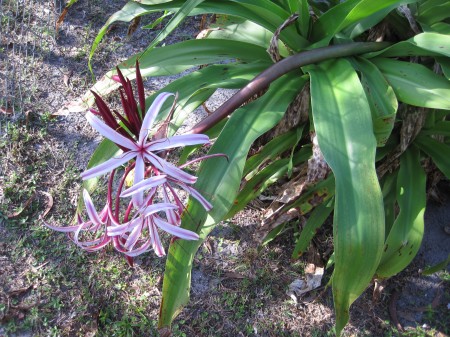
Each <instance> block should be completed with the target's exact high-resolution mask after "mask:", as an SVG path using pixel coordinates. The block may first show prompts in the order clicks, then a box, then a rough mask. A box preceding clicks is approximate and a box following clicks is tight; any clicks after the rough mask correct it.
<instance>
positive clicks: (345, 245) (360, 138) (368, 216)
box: [309, 59, 384, 335]
mask: <svg viewBox="0 0 450 337" xmlns="http://www.w3.org/2000/svg"><path fill="white" fill-rule="evenodd" d="M309 72H310V75H311V100H312V112H313V118H314V126H315V130H316V133H317V139H318V142H319V146H320V148H321V150H322V153H323V155H324V157H325V160H326V161H327V163H328V164H329V165H330V167H331V169H332V170H333V172H334V176H335V179H336V196H335V207H334V248H335V269H334V275H333V296H334V306H335V311H336V333H337V335H340V333H341V332H342V329H343V328H344V326H345V325H346V324H347V322H348V319H349V308H350V305H351V304H352V303H353V301H354V300H355V299H356V298H357V297H358V296H359V295H361V293H362V292H363V291H364V290H365V289H366V287H367V286H368V284H369V283H370V281H371V280H372V277H373V275H374V273H375V270H376V268H377V266H378V263H379V261H380V258H381V254H382V247H383V243H384V209H383V197H382V194H381V189H380V184H379V183H378V178H377V175H376V171H375V164H374V163H375V151H376V139H375V136H374V135H373V131H372V119H371V112H370V107H369V104H368V103H367V99H366V95H365V93H364V89H363V87H362V85H361V83H360V81H359V78H358V75H357V74H356V72H355V71H354V69H353V67H352V66H351V65H350V63H349V62H348V61H346V60H344V59H338V60H336V61H331V62H325V63H322V64H321V65H320V66H318V67H315V68H311V69H309Z"/></svg>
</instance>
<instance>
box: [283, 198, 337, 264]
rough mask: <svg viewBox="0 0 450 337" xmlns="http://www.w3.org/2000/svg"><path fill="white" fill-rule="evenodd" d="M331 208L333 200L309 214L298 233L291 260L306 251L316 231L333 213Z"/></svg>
mask: <svg viewBox="0 0 450 337" xmlns="http://www.w3.org/2000/svg"><path fill="white" fill-rule="evenodd" d="M333 208H334V200H330V201H328V202H324V203H323V204H320V205H319V206H317V207H316V208H315V209H314V211H312V212H311V215H310V216H309V218H308V220H307V221H306V224H305V226H304V227H303V229H302V231H301V233H300V237H299V238H298V240H297V242H296V243H295V248H294V251H293V252H292V256H291V258H292V259H293V260H296V259H298V258H299V257H300V256H301V255H302V254H303V253H304V252H305V251H306V250H307V249H308V246H309V244H310V242H311V240H312V239H313V237H314V236H315V235H316V233H317V230H318V229H319V228H320V227H321V226H322V225H323V223H324V222H325V220H326V219H327V218H328V216H329V215H330V214H331V212H332V211H333Z"/></svg>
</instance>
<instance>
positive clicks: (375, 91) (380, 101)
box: [354, 58, 398, 146]
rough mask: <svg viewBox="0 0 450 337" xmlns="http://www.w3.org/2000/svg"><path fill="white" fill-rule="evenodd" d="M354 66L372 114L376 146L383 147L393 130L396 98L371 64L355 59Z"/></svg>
mask: <svg viewBox="0 0 450 337" xmlns="http://www.w3.org/2000/svg"><path fill="white" fill-rule="evenodd" d="M354 64H355V65H356V69H357V70H359V71H360V72H361V83H362V85H363V87H364V91H365V93H366V96H367V101H368V102H369V106H370V111H371V113H372V123H373V132H374V134H375V137H376V139H377V146H384V145H385V144H386V142H387V140H388V139H389V136H390V135H391V132H392V129H393V128H394V122H395V115H396V113H397V108H398V102H397V97H395V93H394V90H392V87H391V86H390V85H389V84H388V83H387V82H386V79H385V78H384V77H383V75H382V74H381V72H380V71H379V70H378V68H377V67H375V66H374V65H373V63H371V62H369V61H367V60H365V59H363V58H357V59H356V60H355V61H354Z"/></svg>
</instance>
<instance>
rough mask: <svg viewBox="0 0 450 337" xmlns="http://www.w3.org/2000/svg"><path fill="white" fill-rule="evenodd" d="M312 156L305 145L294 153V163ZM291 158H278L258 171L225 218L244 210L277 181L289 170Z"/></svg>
mask: <svg viewBox="0 0 450 337" xmlns="http://www.w3.org/2000/svg"><path fill="white" fill-rule="evenodd" d="M310 157H311V148H309V147H304V148H302V149H301V150H300V151H298V152H297V153H295V154H294V165H299V164H300V163H302V162H305V161H307V160H308V158H310ZM288 164H289V158H283V159H278V160H276V161H274V162H273V163H271V164H269V165H268V166H267V167H265V168H264V169H262V170H261V171H260V172H258V173H257V174H256V175H255V176H253V177H252V178H251V179H250V180H249V181H248V182H246V183H245V184H244V186H243V188H242V190H241V191H240V192H239V193H238V195H237V196H236V198H235V200H234V203H233V207H231V209H230V211H229V212H228V214H227V215H226V216H225V219H229V218H231V217H233V216H234V215H235V214H237V213H238V212H239V211H241V210H243V209H244V208H245V206H247V204H248V203H249V202H250V201H252V200H254V199H255V198H256V197H258V196H259V195H260V194H261V193H262V192H264V191H265V190H266V189H267V187H269V186H270V185H272V184H273V183H275V182H277V181H278V180H279V179H280V178H281V177H283V176H284V175H286V173H287V171H288Z"/></svg>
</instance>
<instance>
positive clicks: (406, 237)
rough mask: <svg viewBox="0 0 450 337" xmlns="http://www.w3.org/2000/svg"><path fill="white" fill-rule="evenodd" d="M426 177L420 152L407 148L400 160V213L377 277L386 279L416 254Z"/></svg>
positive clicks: (420, 238) (398, 179)
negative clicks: (421, 163)
mask: <svg viewBox="0 0 450 337" xmlns="http://www.w3.org/2000/svg"><path fill="white" fill-rule="evenodd" d="M425 188H426V175H425V172H424V170H423V169H422V166H421V165H420V152H419V150H418V149H416V148H414V147H411V148H409V149H408V150H407V151H406V152H405V153H404V154H403V155H402V157H401V158H400V170H399V172H398V177H397V202H398V205H399V207H400V213H399V214H398V217H397V219H396V220H395V222H394V224H393V226H392V228H391V231H390V232H389V235H388V237H387V239H386V243H385V245H384V252H383V257H382V259H381V262H380V266H379V267H378V269H377V273H376V274H377V277H380V278H387V277H391V276H394V275H395V274H397V273H399V272H400V271H402V270H403V269H404V268H406V266H408V264H410V263H411V261H412V260H413V258H414V257H415V256H416V254H417V252H418V251H419V248H420V244H421V242H422V237H423V230H424V217H423V216H424V213H425V206H426V190H425Z"/></svg>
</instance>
